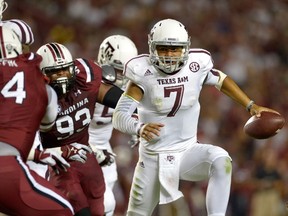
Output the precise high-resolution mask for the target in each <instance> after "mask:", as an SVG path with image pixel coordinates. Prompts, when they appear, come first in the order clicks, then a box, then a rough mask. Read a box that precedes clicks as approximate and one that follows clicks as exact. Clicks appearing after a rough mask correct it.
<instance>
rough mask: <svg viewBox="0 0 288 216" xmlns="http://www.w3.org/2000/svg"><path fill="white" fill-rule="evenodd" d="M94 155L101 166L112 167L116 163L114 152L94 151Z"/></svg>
mask: <svg viewBox="0 0 288 216" xmlns="http://www.w3.org/2000/svg"><path fill="white" fill-rule="evenodd" d="M93 150H94V155H95V157H96V159H97V161H98V163H99V165H100V166H110V165H111V164H112V163H114V162H115V158H114V157H115V156H116V155H115V154H114V153H112V152H109V151H107V150H106V149H104V150H102V149H96V148H95V149H93Z"/></svg>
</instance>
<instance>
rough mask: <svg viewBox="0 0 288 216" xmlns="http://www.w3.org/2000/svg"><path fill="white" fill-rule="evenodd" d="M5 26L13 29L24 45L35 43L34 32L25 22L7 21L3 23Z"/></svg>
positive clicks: (17, 20)
mask: <svg viewBox="0 0 288 216" xmlns="http://www.w3.org/2000/svg"><path fill="white" fill-rule="evenodd" d="M3 26H4V27H7V28H10V29H12V30H13V31H14V32H15V33H16V34H17V35H18V37H19V39H20V41H21V43H22V44H26V45H31V44H32V43H33V42H34V35H33V32H32V30H31V28H30V26H29V25H28V24H27V23H26V22H24V21H23V20H19V19H11V20H5V21H3Z"/></svg>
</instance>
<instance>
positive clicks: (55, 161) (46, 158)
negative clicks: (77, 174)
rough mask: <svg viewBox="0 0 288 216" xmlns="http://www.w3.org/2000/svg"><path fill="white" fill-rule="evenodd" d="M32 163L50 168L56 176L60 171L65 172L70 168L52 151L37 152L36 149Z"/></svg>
mask: <svg viewBox="0 0 288 216" xmlns="http://www.w3.org/2000/svg"><path fill="white" fill-rule="evenodd" d="M33 161H34V162H36V163H41V164H44V165H49V166H51V167H52V168H53V170H54V172H55V173H56V174H59V173H60V171H65V172H66V171H67V168H69V167H70V164H69V163H68V162H67V161H66V160H65V159H64V158H63V157H62V156H61V155H60V154H59V153H58V152H56V151H55V150H53V149H44V150H39V148H36V149H35V153H34V158H33Z"/></svg>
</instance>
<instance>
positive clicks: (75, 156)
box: [61, 143, 92, 163]
mask: <svg viewBox="0 0 288 216" xmlns="http://www.w3.org/2000/svg"><path fill="white" fill-rule="evenodd" d="M61 150H62V157H64V158H65V159H66V160H67V161H79V162H81V163H85V162H86V160H87V153H90V154H91V153H92V149H91V148H90V147H89V146H87V145H83V144H80V143H72V144H69V145H66V146H62V147H61Z"/></svg>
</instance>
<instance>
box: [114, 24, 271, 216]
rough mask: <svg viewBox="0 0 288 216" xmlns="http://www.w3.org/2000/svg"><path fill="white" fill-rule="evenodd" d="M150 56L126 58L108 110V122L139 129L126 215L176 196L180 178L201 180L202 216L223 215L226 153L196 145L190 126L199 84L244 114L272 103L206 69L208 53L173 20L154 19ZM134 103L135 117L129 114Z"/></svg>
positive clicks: (228, 181) (146, 212) (194, 125)
mask: <svg viewBox="0 0 288 216" xmlns="http://www.w3.org/2000/svg"><path fill="white" fill-rule="evenodd" d="M148 44H149V51H150V54H149V55H139V56H138V57H137V58H134V59H132V60H131V61H129V62H128V63H127V64H126V67H125V70H124V73H125V76H126V77H127V78H128V79H129V82H128V85H127V88H126V90H125V93H124V94H123V95H122V97H121V99H120V100H119V102H118V104H117V107H116V109H115V111H114V113H113V119H112V122H113V126H114V127H115V128H116V129H118V130H120V131H122V132H124V133H128V134H132V135H133V134H139V135H140V144H139V161H138V163H137V166H136V169H135V171H134V177H133V183H132V186H131V191H130V199H129V204H128V212H127V215H137V216H139V215H143V216H144V215H151V214H152V212H153V209H154V208H155V206H156V205H157V204H158V203H159V204H166V203H170V202H173V201H175V200H177V199H179V198H180V197H182V196H183V194H182V192H181V191H179V180H180V179H181V180H187V181H201V180H208V188H207V194H206V196H207V197H206V207H207V214H208V215H209V216H216V215H217V216H224V215H225V212H226V208H227V204H228V200H229V194H230V184H231V173H232V165H231V157H230V156H229V154H228V152H227V151H226V150H224V149H223V148H220V147H218V146H214V145H211V144H202V143H201V144H200V143H199V142H198V140H197V124H198V117H199V113H200V104H199V96H200V92H201V89H202V87H203V86H204V85H214V86H215V87H216V88H217V89H218V90H220V91H221V92H223V93H224V94H226V95H228V96H229V97H230V98H232V99H234V100H235V101H237V102H238V103H239V104H241V105H242V106H244V107H246V109H247V110H248V111H249V112H250V113H251V114H259V113H261V112H262V111H264V110H267V111H272V112H274V111H273V110H271V109H268V108H265V107H261V106H258V105H256V104H255V103H254V102H253V101H252V100H250V99H249V97H248V96H247V95H246V94H245V93H244V92H243V91H242V90H241V89H240V88H239V87H238V86H237V84H236V83H235V82H234V81H233V80H232V79H231V78H230V77H228V76H226V74H224V73H223V72H221V71H219V70H216V69H213V61H212V57H211V54H210V53H209V52H208V51H207V50H204V49H190V37H189V36H188V33H187V31H186V28H185V26H184V25H183V24H182V23H180V22H178V21H177V20H174V19H164V20H161V21H159V22H157V23H156V24H155V25H154V26H153V28H152V29H151V32H150V34H149V35H148ZM135 108H137V110H138V115H139V121H137V120H136V119H133V118H131V114H132V112H133V111H134V110H135Z"/></svg>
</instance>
